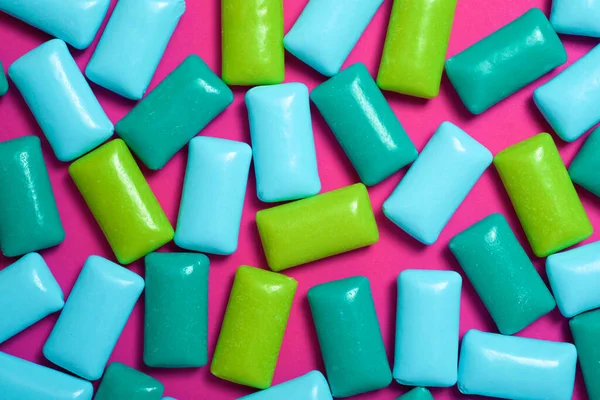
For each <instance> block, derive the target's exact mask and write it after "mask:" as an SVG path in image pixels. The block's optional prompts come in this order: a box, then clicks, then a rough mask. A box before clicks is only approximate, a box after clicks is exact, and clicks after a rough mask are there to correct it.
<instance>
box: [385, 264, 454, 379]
mask: <svg viewBox="0 0 600 400" xmlns="http://www.w3.org/2000/svg"><path fill="white" fill-rule="evenodd" d="M461 287H462V278H461V276H460V275H459V274H458V273H456V272H454V271H428V270H405V271H403V272H402V273H400V275H399V276H398V308H397V311H396V352H395V353H396V354H395V357H394V379H395V380H396V381H397V382H398V383H400V384H401V385H407V386H430V387H450V386H453V385H454V384H456V379H457V371H458V328H459V323H460V291H461Z"/></svg>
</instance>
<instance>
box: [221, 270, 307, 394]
mask: <svg viewBox="0 0 600 400" xmlns="http://www.w3.org/2000/svg"><path fill="white" fill-rule="evenodd" d="M297 286H298V282H296V280H294V279H292V278H288V277H287V276H285V275H281V274H277V273H275V272H270V271H265V270H263V269H258V268H252V267H248V266H241V267H239V268H238V270H237V272H236V274H235V280H234V281H233V287H232V289H231V295H230V296H229V303H228V304H227V310H226V311H225V317H224V318H223V326H222V327H221V334H220V335H219V340H218V342H217V347H216V349H215V354H214V356H213V360H212V364H211V366H210V372H212V373H213V375H215V376H218V377H219V378H221V379H225V380H227V381H231V382H235V383H239V384H242V385H246V386H252V387H255V388H258V389H266V388H268V387H269V386H271V381H272V380H273V374H274V372H275V365H276V364H277V358H278V357H279V349H280V348H281V342H282V340H283V334H284V332H285V327H286V325H287V321H288V317H289V315H290V309H291V307H292V301H293V300H294V294H295V293H296V287H297Z"/></svg>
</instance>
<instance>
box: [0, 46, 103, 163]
mask: <svg viewBox="0 0 600 400" xmlns="http://www.w3.org/2000/svg"><path fill="white" fill-rule="evenodd" d="M8 75H9V76H10V79H11V80H12V81H13V82H14V83H15V86H16V87H17V88H18V89H19V91H20V92H21V94H22V95H23V99H25V102H27V105H28V106H29V109H30V110H31V112H32V113H33V116H34V117H35V119H36V120H37V122H38V124H39V125H40V128H42V131H43V132H44V135H45V136H46V138H48V142H50V145H51V146H52V150H54V154H56V158H58V159H59V160H60V161H71V160H74V159H76V158H78V157H81V156H82V155H84V154H85V153H87V152H88V151H90V150H92V149H93V148H94V147H96V146H98V145H100V143H102V142H104V141H106V140H107V139H108V138H109V137H111V136H112V134H113V130H114V127H113V124H112V122H111V121H110V120H109V119H108V117H107V116H106V113H105V112H104V110H103V109H102V106H100V103H98V100H97V99H96V96H95V95H94V93H93V92H92V89H91V88H90V85H89V84H88V82H87V81H86V80H85V77H84V76H83V74H82V73H81V71H80V70H79V67H78V66H77V64H75V60H74V59H73V57H72V56H71V54H70V53H69V50H68V49H67V45H66V44H65V42H63V41H62V40H58V39H54V40H50V41H48V42H46V43H44V44H42V45H40V46H38V47H36V48H35V49H33V50H31V51H30V52H28V53H26V54H25V55H24V56H22V57H21V58H19V59H18V60H17V61H15V62H14V63H13V64H12V65H11V66H10V68H9V69H8Z"/></svg>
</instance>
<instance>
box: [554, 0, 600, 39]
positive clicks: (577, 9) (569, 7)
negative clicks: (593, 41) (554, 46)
mask: <svg viewBox="0 0 600 400" xmlns="http://www.w3.org/2000/svg"><path fill="white" fill-rule="evenodd" d="M550 23H551V24H552V26H553V27H554V30H555V31H556V32H558V33H564V34H567V35H579V36H592V37H600V0H553V1H552V12H551V13H550Z"/></svg>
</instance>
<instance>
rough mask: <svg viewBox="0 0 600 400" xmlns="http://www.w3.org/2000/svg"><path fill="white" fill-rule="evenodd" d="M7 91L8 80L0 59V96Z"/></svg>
mask: <svg viewBox="0 0 600 400" xmlns="http://www.w3.org/2000/svg"><path fill="white" fill-rule="evenodd" d="M6 92H8V80H6V75H5V74H4V67H3V66H2V61H0V96H4V95H5V94H6Z"/></svg>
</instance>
